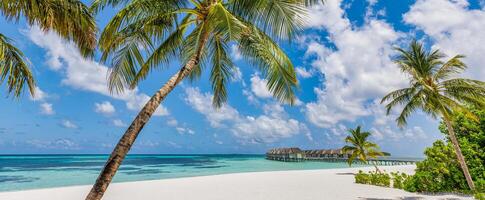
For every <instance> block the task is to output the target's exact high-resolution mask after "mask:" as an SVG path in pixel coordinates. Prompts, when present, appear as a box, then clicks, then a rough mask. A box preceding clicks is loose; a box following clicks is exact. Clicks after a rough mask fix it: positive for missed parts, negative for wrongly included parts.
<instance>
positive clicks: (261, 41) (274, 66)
mask: <svg viewBox="0 0 485 200" xmlns="http://www.w3.org/2000/svg"><path fill="white" fill-rule="evenodd" d="M320 2H322V1H321V0H293V1H274V0H252V1H232V0H230V1H225V0H165V1H159V0H133V1H128V0H95V1H93V4H92V7H91V10H92V11H93V12H95V13H96V12H99V11H100V10H102V9H103V8H105V7H106V6H117V7H119V8H120V9H119V11H118V13H117V14H116V15H115V16H114V17H113V18H112V19H111V20H110V22H109V23H108V24H107V25H106V27H105V28H104V30H103V32H102V33H101V36H100V39H99V48H100V50H101V53H102V56H101V60H102V61H103V62H104V63H107V64H108V65H109V66H111V68H110V74H109V77H108V82H109V85H108V88H109V89H110V91H111V92H113V93H122V92H124V91H125V90H126V89H134V88H136V87H137V86H138V85H139V84H140V82H142V81H143V80H144V79H145V78H146V77H147V76H148V75H149V74H150V73H151V72H153V71H156V70H163V69H167V68H169V65H170V64H177V65H179V64H180V65H181V67H180V68H178V69H177V71H176V72H175V74H173V75H172V76H171V77H170V78H169V79H168V81H167V82H166V83H165V84H164V85H162V87H161V88H160V89H159V90H157V91H156V92H155V94H154V95H153V96H152V97H151V98H150V100H149V101H148V102H147V103H146V104H145V106H144V107H143V108H142V109H141V111H140V112H139V114H138V115H137V116H136V117H135V119H134V120H133V122H132V123H131V125H130V126H129V127H128V129H127V130H126V131H125V133H124V135H123V136H122V138H121V139H120V141H119V142H118V144H117V145H116V147H115V148H114V150H113V152H112V154H111V155H110V157H109V159H108V161H107V163H106V165H105V167H104V168H103V170H102V172H101V173H100V175H99V177H98V179H97V180H96V183H95V185H94V186H93V188H92V190H91V191H90V193H89V195H88V196H87V198H86V199H89V200H94V199H96V200H97V199H101V197H102V196H103V194H104V192H105V191H106V189H107V187H108V185H109V184H110V183H111V180H112V178H113V176H114V175H115V173H116V171H117V170H118V168H119V166H120V165H121V163H122V161H123V159H124V158H125V156H126V155H127V153H128V151H129V150H130V148H131V147H132V145H133V143H134V142H135V140H136V138H137V136H138V134H139V133H140V131H141V130H142V129H143V127H144V126H145V124H146V123H147V122H148V121H149V119H150V118H151V116H152V115H153V113H154V112H155V110H156V109H157V108H158V106H159V105H160V104H161V103H162V101H163V100H164V99H165V98H166V97H167V95H168V94H169V93H170V92H171V91H172V90H173V89H174V88H175V87H176V86H177V85H178V84H179V83H180V82H182V81H183V80H185V79H188V80H189V81H195V80H197V79H198V78H199V77H200V76H201V74H202V73H203V71H204V70H205V69H208V70H209V71H210V73H209V81H210V83H211V86H212V91H213V98H212V104H213V106H214V108H220V107H221V106H223V105H224V104H225V102H226V101H227V97H228V94H227V93H228V90H227V84H228V83H229V82H230V81H231V80H232V79H233V78H234V77H235V74H236V73H237V72H238V69H237V68H236V66H235V65H234V63H233V60H232V58H231V56H230V55H229V52H228V51H229V50H230V47H232V46H235V47H237V49H238V50H239V52H240V54H241V55H242V58H243V59H245V60H246V61H248V62H249V63H251V65H250V66H254V67H255V69H257V70H259V71H260V73H261V75H262V76H263V77H264V78H265V79H266V80H267V84H266V86H267V88H268V90H269V91H270V92H271V93H272V94H273V97H274V98H275V99H277V100H278V101H280V102H281V103H285V104H290V105H293V104H294V103H295V90H296V89H297V87H298V82H297V78H296V73H295V69H294V65H293V63H292V62H291V60H290V58H289V57H288V56H287V54H286V53H285V52H284V51H283V50H282V49H281V48H280V47H279V44H280V43H281V42H287V41H291V40H292V39H294V38H295V36H296V34H297V33H298V32H300V31H301V30H302V29H303V27H304V23H305V19H306V13H307V6H311V5H314V4H317V3H320Z"/></svg>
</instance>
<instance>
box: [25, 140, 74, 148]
mask: <svg viewBox="0 0 485 200" xmlns="http://www.w3.org/2000/svg"><path fill="white" fill-rule="evenodd" d="M26 143H27V144H29V145H32V146H34V147H35V148H40V149H64V150H78V149H80V147H79V145H78V144H77V143H75V142H74V141H72V140H70V139H66V138H61V139H56V140H53V141H44V140H28V141H27V142H26Z"/></svg>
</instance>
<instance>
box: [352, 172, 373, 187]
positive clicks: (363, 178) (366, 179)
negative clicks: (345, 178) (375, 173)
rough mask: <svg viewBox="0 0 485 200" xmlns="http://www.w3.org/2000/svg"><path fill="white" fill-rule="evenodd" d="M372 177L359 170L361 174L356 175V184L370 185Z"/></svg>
mask: <svg viewBox="0 0 485 200" xmlns="http://www.w3.org/2000/svg"><path fill="white" fill-rule="evenodd" d="M370 176H371V174H370V173H369V174H367V173H364V172H363V171H362V170H359V173H357V174H355V183H360V184H370Z"/></svg>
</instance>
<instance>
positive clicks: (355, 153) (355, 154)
mask: <svg viewBox="0 0 485 200" xmlns="http://www.w3.org/2000/svg"><path fill="white" fill-rule="evenodd" d="M349 133H350V136H347V137H346V138H345V143H347V144H350V145H345V146H344V147H343V148H342V151H343V152H344V153H350V157H349V159H348V160H347V162H348V164H349V166H351V165H352V163H353V161H354V159H355V158H358V159H360V160H361V161H362V162H364V163H366V162H367V159H369V158H377V157H379V156H384V155H390V154H389V153H384V152H381V151H380V148H379V146H378V145H377V144H376V143H373V142H370V141H368V140H367V138H368V137H369V136H370V135H371V133H370V132H367V131H361V127H360V126H357V128H356V129H350V130H349ZM376 168H377V167H376Z"/></svg>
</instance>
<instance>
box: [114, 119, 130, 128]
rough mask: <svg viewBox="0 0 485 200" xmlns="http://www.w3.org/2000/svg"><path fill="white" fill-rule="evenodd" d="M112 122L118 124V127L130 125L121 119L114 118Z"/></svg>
mask: <svg viewBox="0 0 485 200" xmlns="http://www.w3.org/2000/svg"><path fill="white" fill-rule="evenodd" d="M112 122H113V125H114V126H116V127H126V126H128V125H127V124H126V123H124V122H123V121H122V120H121V119H114V120H113V121H112Z"/></svg>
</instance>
